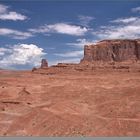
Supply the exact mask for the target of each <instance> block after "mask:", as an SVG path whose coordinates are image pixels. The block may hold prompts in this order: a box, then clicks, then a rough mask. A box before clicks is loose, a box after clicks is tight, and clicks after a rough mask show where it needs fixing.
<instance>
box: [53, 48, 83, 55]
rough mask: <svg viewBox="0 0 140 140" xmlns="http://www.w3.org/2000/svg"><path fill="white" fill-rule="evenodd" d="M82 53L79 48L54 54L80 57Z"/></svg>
mask: <svg viewBox="0 0 140 140" xmlns="http://www.w3.org/2000/svg"><path fill="white" fill-rule="evenodd" d="M83 54H84V52H83V50H79V51H70V52H65V53H55V54H54V55H56V56H61V57H81V56H82V55H83Z"/></svg>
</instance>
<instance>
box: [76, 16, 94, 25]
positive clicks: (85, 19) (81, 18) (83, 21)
mask: <svg viewBox="0 0 140 140" xmlns="http://www.w3.org/2000/svg"><path fill="white" fill-rule="evenodd" d="M78 18H79V21H80V24H81V25H83V26H88V25H89V23H90V22H91V21H92V20H93V19H95V18H94V17H91V16H84V15H79V16H78Z"/></svg>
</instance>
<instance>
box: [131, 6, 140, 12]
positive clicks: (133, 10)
mask: <svg viewBox="0 0 140 140" xmlns="http://www.w3.org/2000/svg"><path fill="white" fill-rule="evenodd" d="M131 11H132V12H140V7H136V8H132V9H131Z"/></svg>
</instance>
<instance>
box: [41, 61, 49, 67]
mask: <svg viewBox="0 0 140 140" xmlns="http://www.w3.org/2000/svg"><path fill="white" fill-rule="evenodd" d="M44 68H48V62H47V60H46V59H42V61H41V69H44Z"/></svg>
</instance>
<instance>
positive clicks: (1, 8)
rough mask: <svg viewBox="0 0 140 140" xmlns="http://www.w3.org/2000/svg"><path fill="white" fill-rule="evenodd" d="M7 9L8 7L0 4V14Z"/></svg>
mask: <svg viewBox="0 0 140 140" xmlns="http://www.w3.org/2000/svg"><path fill="white" fill-rule="evenodd" d="M7 9H8V6H6V5H2V4H0V14H1V13H5V12H6V11H7Z"/></svg>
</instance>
